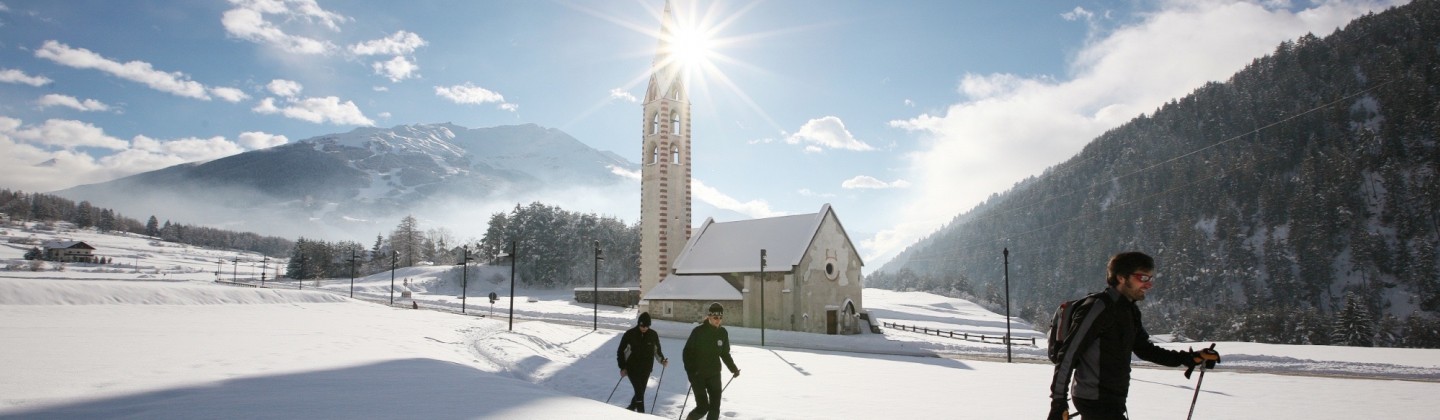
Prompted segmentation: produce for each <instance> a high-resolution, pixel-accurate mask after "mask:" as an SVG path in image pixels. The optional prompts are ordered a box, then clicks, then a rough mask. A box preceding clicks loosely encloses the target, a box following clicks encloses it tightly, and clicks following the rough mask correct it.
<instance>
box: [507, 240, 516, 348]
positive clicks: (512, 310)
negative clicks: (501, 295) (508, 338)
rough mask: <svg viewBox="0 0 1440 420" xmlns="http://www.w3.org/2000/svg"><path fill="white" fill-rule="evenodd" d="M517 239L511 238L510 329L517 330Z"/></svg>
mask: <svg viewBox="0 0 1440 420" xmlns="http://www.w3.org/2000/svg"><path fill="white" fill-rule="evenodd" d="M515 251H516V248H515V240H514V239H511V240H510V327H509V328H510V331H515V261H516V258H515V257H516V256H517V255H516V253H515Z"/></svg>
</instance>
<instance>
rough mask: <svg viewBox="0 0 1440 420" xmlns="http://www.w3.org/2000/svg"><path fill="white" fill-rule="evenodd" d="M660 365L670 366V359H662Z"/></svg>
mask: <svg viewBox="0 0 1440 420" xmlns="http://www.w3.org/2000/svg"><path fill="white" fill-rule="evenodd" d="M660 366H667V367H668V366H670V359H660Z"/></svg>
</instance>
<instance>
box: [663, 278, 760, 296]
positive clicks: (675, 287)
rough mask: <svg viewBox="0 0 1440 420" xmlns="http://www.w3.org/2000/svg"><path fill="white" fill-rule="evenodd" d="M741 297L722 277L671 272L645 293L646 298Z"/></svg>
mask: <svg viewBox="0 0 1440 420" xmlns="http://www.w3.org/2000/svg"><path fill="white" fill-rule="evenodd" d="M742 298H744V296H741V295H740V291H739V290H735V286H731V285H730V282H727V281H725V278H724V277H720V276H704V275H691V276H677V275H673V274H672V275H669V276H666V277H665V281H662V282H660V284H657V285H655V288H654V289H650V293H649V294H646V295H645V299H646V300H651V299H663V300H740V299H742Z"/></svg>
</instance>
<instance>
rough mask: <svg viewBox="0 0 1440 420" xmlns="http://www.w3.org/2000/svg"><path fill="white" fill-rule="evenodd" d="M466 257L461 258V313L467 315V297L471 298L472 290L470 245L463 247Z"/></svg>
mask: <svg viewBox="0 0 1440 420" xmlns="http://www.w3.org/2000/svg"><path fill="white" fill-rule="evenodd" d="M461 249H463V250H464V251H465V252H464V255H462V256H461V258H460V270H461V271H460V313H462V314H463V313H465V297H466V296H469V295H470V293H469V289H470V245H465V246H464V247H461Z"/></svg>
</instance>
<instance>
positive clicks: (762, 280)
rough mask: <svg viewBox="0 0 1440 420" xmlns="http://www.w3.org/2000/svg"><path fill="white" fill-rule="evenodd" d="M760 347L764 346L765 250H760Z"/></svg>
mask: <svg viewBox="0 0 1440 420" xmlns="http://www.w3.org/2000/svg"><path fill="white" fill-rule="evenodd" d="M760 347H765V250H764V249H761V250H760Z"/></svg>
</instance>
